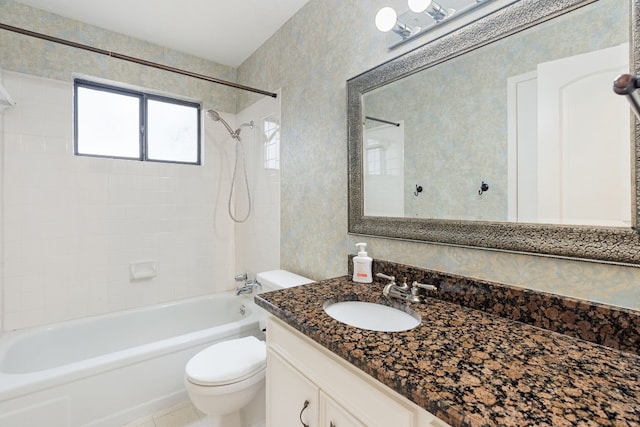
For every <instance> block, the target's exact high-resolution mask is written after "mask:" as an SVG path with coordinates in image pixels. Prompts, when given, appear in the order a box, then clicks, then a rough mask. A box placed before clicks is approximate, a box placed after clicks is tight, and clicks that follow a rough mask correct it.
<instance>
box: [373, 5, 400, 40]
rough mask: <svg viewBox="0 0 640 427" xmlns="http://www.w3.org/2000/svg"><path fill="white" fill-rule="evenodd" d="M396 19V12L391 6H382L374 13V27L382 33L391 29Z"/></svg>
mask: <svg viewBox="0 0 640 427" xmlns="http://www.w3.org/2000/svg"><path fill="white" fill-rule="evenodd" d="M397 20H398V14H397V13H396V11H395V10H393V8H392V7H389V6H386V7H383V8H382V9H380V10H379V11H378V13H376V27H378V30H380V31H382V32H383V33H386V32H387V31H391V30H392V29H393V27H395V25H396V21H397Z"/></svg>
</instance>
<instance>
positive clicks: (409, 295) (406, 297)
mask: <svg viewBox="0 0 640 427" xmlns="http://www.w3.org/2000/svg"><path fill="white" fill-rule="evenodd" d="M376 276H377V277H381V278H383V279H387V280H388V281H389V283H388V284H386V285H385V287H384V289H383V290H382V295H384V296H385V297H387V298H395V299H399V300H402V301H408V302H424V298H423V296H422V295H420V289H424V290H427V291H437V290H438V288H437V287H435V286H433V285H425V284H424V283H418V282H417V281H415V280H414V282H413V283H412V284H411V286H409V285H408V284H407V279H406V278H405V279H404V282H402V284H400V285H398V284H397V283H396V278H395V277H394V276H387V275H386V274H383V273H377V274H376Z"/></svg>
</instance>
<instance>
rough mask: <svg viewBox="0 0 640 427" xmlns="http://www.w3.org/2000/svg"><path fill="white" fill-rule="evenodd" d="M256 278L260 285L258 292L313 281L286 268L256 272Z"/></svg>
mask: <svg viewBox="0 0 640 427" xmlns="http://www.w3.org/2000/svg"><path fill="white" fill-rule="evenodd" d="M256 279H257V280H258V282H259V283H260V284H261V285H262V290H261V291H260V292H269V291H276V290H278V289H284V288H292V287H294V286H298V285H305V284H307V283H313V282H314V280H311V279H308V278H306V277H302V276H299V275H297V274H295V273H292V272H290V271H286V270H271V271H265V272H263V273H258V274H257V275H256Z"/></svg>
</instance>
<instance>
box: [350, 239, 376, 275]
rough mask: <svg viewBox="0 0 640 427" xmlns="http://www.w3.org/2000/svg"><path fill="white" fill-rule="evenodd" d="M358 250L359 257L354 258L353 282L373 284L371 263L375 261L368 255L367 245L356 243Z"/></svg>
mask: <svg viewBox="0 0 640 427" xmlns="http://www.w3.org/2000/svg"><path fill="white" fill-rule="evenodd" d="M356 246H357V247H358V248H359V249H358V256H356V257H353V281H354V282H359V283H371V282H373V275H372V274H371V263H372V262H373V260H372V259H371V257H369V256H368V255H367V252H366V249H367V244H366V243H356Z"/></svg>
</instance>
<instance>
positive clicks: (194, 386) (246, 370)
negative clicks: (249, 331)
mask: <svg viewBox="0 0 640 427" xmlns="http://www.w3.org/2000/svg"><path fill="white" fill-rule="evenodd" d="M256 278H257V280H258V282H259V283H260V284H261V285H262V290H261V292H266V291H272V290H277V289H283V288H289V287H293V286H298V285H303V284H305V283H311V282H313V280H311V279H307V278H306V277H302V276H298V275H297V274H293V273H291V272H289V271H285V270H273V271H267V272H264V273H258V275H257V277H256ZM264 315H265V316H264V317H265V318H266V312H265V313H264ZM256 329H257V328H256ZM258 332H259V330H256V333H258ZM266 365H267V350H266V344H265V343H264V342H263V341H260V340H259V339H257V338H256V337H253V336H249V337H243V338H238V339H232V340H229V341H223V342H219V343H217V344H214V345H212V346H210V347H207V348H206V349H204V350H202V351H201V352H200V353H198V354H196V355H195V356H193V357H192V358H191V359H190V360H189V362H187V366H186V368H185V380H184V382H185V387H186V388H187V393H188V394H189V399H191V402H192V403H193V405H194V406H195V407H196V408H198V409H199V410H200V411H201V412H204V413H206V414H208V415H209V418H210V423H211V426H212V427H258V426H263V425H264V417H265V408H264V400H265V396H264V394H265V392H264V390H265V389H264V384H265V373H266Z"/></svg>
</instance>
